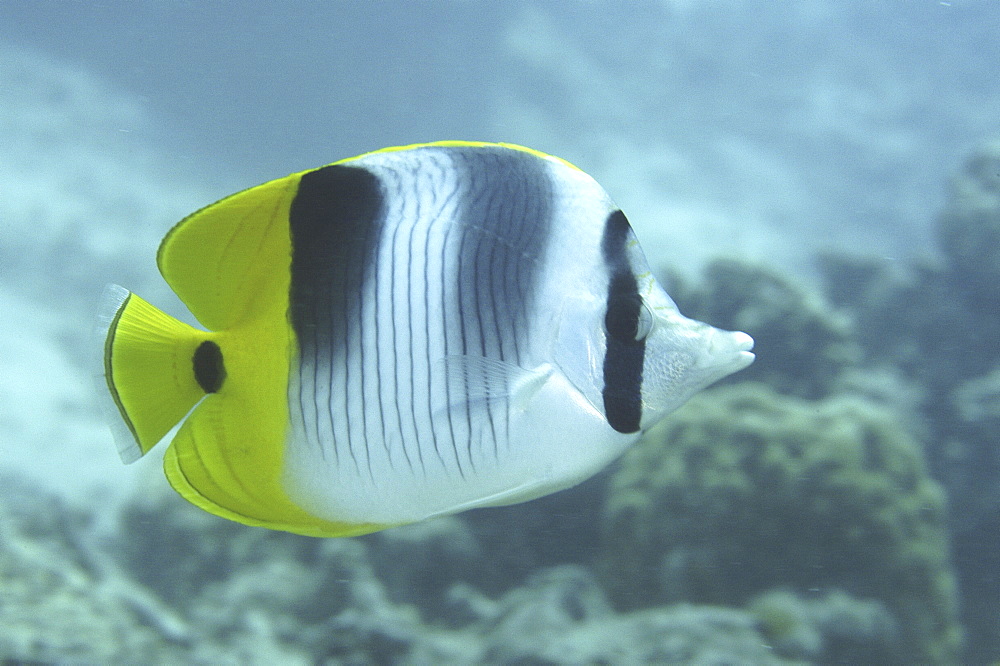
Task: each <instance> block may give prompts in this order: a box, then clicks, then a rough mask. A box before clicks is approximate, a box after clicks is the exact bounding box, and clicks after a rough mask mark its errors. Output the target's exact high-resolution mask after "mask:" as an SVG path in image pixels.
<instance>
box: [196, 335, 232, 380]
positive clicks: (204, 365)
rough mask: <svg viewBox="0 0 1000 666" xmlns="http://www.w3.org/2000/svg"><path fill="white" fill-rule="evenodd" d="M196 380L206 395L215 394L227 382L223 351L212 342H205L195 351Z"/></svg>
mask: <svg viewBox="0 0 1000 666" xmlns="http://www.w3.org/2000/svg"><path fill="white" fill-rule="evenodd" d="M192 361H193V363H194V378H195V379H196V380H197V381H198V386H200V387H201V390H203V391H204V392H205V393H215V392H216V391H218V390H219V389H220V388H222V382H224V381H225V380H226V366H225V364H223V362H222V350H221V349H219V345H217V344H215V343H214V342H212V341H211V340H205V341H204V342H203V343H201V344H200V345H198V348H197V349H196V350H195V351H194V358H193V359H192Z"/></svg>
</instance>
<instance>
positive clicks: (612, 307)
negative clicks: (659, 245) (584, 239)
mask: <svg viewBox="0 0 1000 666" xmlns="http://www.w3.org/2000/svg"><path fill="white" fill-rule="evenodd" d="M630 238H632V232H631V227H630V226H629V223H628V220H627V219H626V218H625V215H624V213H622V212H621V211H620V210H619V211H615V212H614V213H612V214H611V215H610V216H609V217H608V220H607V222H606V223H605V226H604V238H603V240H602V241H601V251H602V254H603V255H604V261H605V264H606V265H607V267H608V269H609V271H610V273H611V280H610V282H609V283H608V300H607V311H606V313H605V315H604V326H605V328H606V330H607V333H608V335H607V339H606V342H607V347H606V349H605V351H604V388H603V390H602V392H601V393H602V397H603V398H604V415H605V417H606V418H607V419H608V423H609V424H610V425H611V427H612V428H614V429H615V430H617V431H618V432H621V433H633V432H638V431H639V425H640V421H641V419H642V369H643V363H644V360H645V354H646V342H645V335H642V336H640V335H639V318H640V316H641V312H642V308H643V307H645V306H644V305H643V303H642V296H640V295H639V284H638V282H637V281H636V279H635V274H634V272H633V270H632V266H631V264H630V263H629V260H628V254H627V252H626V247H627V244H628V241H629V239H630ZM637 338H639V339H637Z"/></svg>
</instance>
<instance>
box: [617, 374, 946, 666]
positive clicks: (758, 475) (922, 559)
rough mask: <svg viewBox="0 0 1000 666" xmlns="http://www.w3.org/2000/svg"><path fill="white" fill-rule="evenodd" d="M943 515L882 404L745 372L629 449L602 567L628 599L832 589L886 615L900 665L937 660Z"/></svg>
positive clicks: (622, 600)
mask: <svg viewBox="0 0 1000 666" xmlns="http://www.w3.org/2000/svg"><path fill="white" fill-rule="evenodd" d="M944 520H945V502H944V495H943V493H942V491H941V489H940V487H939V486H938V485H937V484H936V483H935V482H934V481H933V480H931V479H930V477H929V476H928V474H927V471H926V469H925V464H924V461H923V458H922V455H921V451H920V448H919V446H918V444H917V443H916V442H915V441H914V440H913V439H912V438H911V437H910V436H909V435H908V434H907V433H906V431H905V430H904V429H903V428H902V427H901V426H900V425H899V423H898V422H897V420H896V419H895V417H894V415H893V414H892V413H891V412H888V411H886V410H882V409H879V408H876V407H873V406H871V405H868V404H866V403H864V402H862V401H859V400H857V399H852V398H849V397H836V398H829V399H825V400H822V401H803V400H800V399H797V398H793V397H787V396H781V395H778V394H776V393H775V392H774V391H772V390H771V389H769V388H767V387H764V386H762V385H757V384H753V383H745V384H739V385H735V386H731V387H723V388H719V389H716V390H714V391H709V392H706V393H703V394H701V395H699V396H696V397H695V398H693V399H692V400H691V402H690V403H689V404H688V405H687V406H686V407H684V408H682V409H681V410H680V411H678V412H677V413H676V414H675V415H674V416H673V417H672V418H671V419H669V420H667V422H665V423H664V424H663V426H662V427H660V428H658V429H656V430H654V432H653V433H651V436H650V437H649V439H648V440H647V441H646V442H644V443H643V444H641V445H639V446H638V447H636V448H635V449H634V450H633V451H631V452H630V453H629V454H627V455H626V457H625V458H624V459H623V463H622V465H621V467H620V469H619V470H618V472H617V473H616V474H615V476H614V478H613V479H612V483H611V492H610V494H609V498H608V501H607V505H606V510H605V518H604V537H603V544H604V552H603V555H602V557H601V561H600V565H601V571H602V578H603V580H604V581H605V583H606V584H607V586H608V588H609V590H610V591H611V592H612V595H613V598H614V599H615V600H616V602H617V603H618V604H620V605H622V606H624V607H626V608H635V607H642V606H651V605H659V604H663V603H675V602H680V601H688V602H694V603H712V604H722V605H730V606H733V605H737V606H738V605H741V604H743V603H746V602H747V601H748V600H749V599H750V598H752V597H753V596H755V595H757V594H760V593H761V592H763V591H764V590H767V589H770V588H773V587H775V586H776V585H784V586H787V587H788V588H790V589H793V590H796V591H799V592H807V591H810V590H819V591H826V590H843V591H844V592H847V593H849V594H851V595H852V596H854V597H856V598H859V599H868V600H873V601H877V602H879V603H881V604H883V605H884V606H885V608H886V609H887V610H888V611H889V612H890V613H891V614H892V616H893V617H894V618H895V620H896V622H897V623H898V625H899V626H900V627H901V632H900V639H899V641H898V642H897V643H896V644H895V645H894V647H895V649H896V652H895V654H896V656H897V658H898V659H899V660H900V663H906V662H912V663H916V662H919V663H949V662H953V661H954V660H955V659H956V658H957V654H958V650H959V648H960V644H961V631H960V627H959V625H958V623H957V609H956V603H957V598H956V590H955V584H954V578H953V575H952V571H951V568H950V564H949V560H948V543H947V537H946V532H945V529H944Z"/></svg>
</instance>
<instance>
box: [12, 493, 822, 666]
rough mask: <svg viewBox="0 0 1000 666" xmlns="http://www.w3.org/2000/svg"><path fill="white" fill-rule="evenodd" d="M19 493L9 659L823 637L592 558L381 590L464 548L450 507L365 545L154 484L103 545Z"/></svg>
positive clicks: (699, 647) (675, 659) (256, 656)
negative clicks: (249, 520)
mask: <svg viewBox="0 0 1000 666" xmlns="http://www.w3.org/2000/svg"><path fill="white" fill-rule="evenodd" d="M8 487H11V486H8ZM17 498H21V499H22V500H23V501H21V502H20V505H19V507H14V508H15V509H16V510H12V507H13V506H14V504H15V503H16V500H17ZM32 499H35V500H37V499H38V494H37V491H34V490H33V489H25V490H24V491H23V493H22V494H19V495H15V496H11V497H8V498H7V499H6V504H5V505H4V506H3V507H2V508H3V509H4V510H3V511H0V534H2V535H3V540H2V541H0V582H2V583H3V585H2V587H0V595H2V596H0V600H2V601H3V603H2V604H0V619H2V620H3V622H0V657H2V658H3V659H5V660H8V661H11V660H13V661H18V662H65V661H67V660H68V661H72V662H80V663H136V662H139V663H163V664H255V663H260V664H265V663H283V664H286V663H287V664H313V663H343V664H366V663H418V664H419V663H428V664H430V663H434V664H469V663H486V664H489V663H494V664H500V663H551V664H578V663H701V664H731V663H757V664H784V663H793V660H790V659H789V658H788V657H787V654H790V653H794V654H795V655H796V656H795V659H798V658H800V657H801V656H802V655H803V654H808V655H811V656H816V655H817V654H821V653H822V652H821V650H819V649H818V647H817V646H820V645H822V644H823V639H822V637H820V638H819V639H817V640H813V641H812V642H811V643H809V644H808V645H806V644H805V643H804V642H803V641H802V640H799V641H798V642H795V641H791V640H785V645H786V646H787V648H785V647H782V648H780V649H772V647H770V646H769V645H768V641H769V640H770V639H769V638H768V637H767V636H765V635H764V634H763V633H762V629H760V626H761V624H762V623H763V622H764V621H765V620H764V619H762V618H771V621H770V624H768V625H766V629H767V631H769V632H771V633H772V634H775V635H778V633H779V632H777V631H776V629H775V624H776V623H775V622H774V620H773V618H775V617H777V616H778V615H780V614H781V613H786V614H787V613H788V611H787V610H786V609H785V607H787V606H788V604H785V606H783V607H782V610H780V611H778V610H774V607H775V606H777V605H778V604H774V603H772V604H771V605H770V606H767V607H764V606H760V607H759V608H753V609H737V608H717V607H711V606H692V605H688V604H680V605H676V606H671V607H665V608H653V609H645V610H641V611H636V612H631V613H616V612H614V611H613V609H612V608H611V604H610V602H609V601H608V600H607V598H606V596H605V594H604V592H603V591H602V590H601V588H600V587H599V585H598V583H597V582H596V580H595V579H594V576H593V574H591V573H590V572H589V571H588V570H587V569H585V568H583V567H580V566H575V565H564V566H559V567H552V568H547V569H540V570H537V571H536V572H535V573H533V574H532V576H531V577H530V578H529V579H528V580H527V581H526V583H525V584H524V585H523V586H520V587H514V588H512V589H509V590H507V591H506V592H505V593H504V594H502V595H500V596H499V597H497V598H492V597H489V596H487V595H485V594H483V593H482V592H481V591H480V590H478V589H476V588H475V587H473V586H471V585H468V584H466V583H453V584H451V585H449V586H448V587H447V590H446V592H445V594H444V595H443V597H442V604H441V606H440V607H439V608H436V609H433V613H434V614H435V617H434V618H433V619H432V620H428V619H427V618H426V617H423V614H424V611H426V610H427V609H425V608H423V607H421V608H419V609H418V608H417V607H416V606H413V605H410V604H406V603H398V602H394V601H392V600H391V598H390V597H391V596H398V595H399V594H400V592H401V590H400V589H396V590H395V591H394V592H395V594H392V593H390V588H391V587H393V586H395V587H397V588H405V587H407V586H408V585H410V583H411V581H419V580H420V579H421V578H422V577H423V576H426V575H427V573H428V571H427V569H428V568H432V569H433V568H440V567H441V566H442V563H441V562H437V563H435V562H431V561H429V560H428V559H427V557H426V555H427V554H428V553H433V552H435V547H434V546H433V544H435V543H437V544H439V545H440V546H441V547H440V549H439V550H438V551H437V552H439V553H440V554H442V555H444V556H445V557H446V558H455V557H462V554H463V553H467V552H468V546H469V544H468V543H465V544H463V543H461V542H459V543H457V544H456V547H455V548H454V549H452V548H449V547H447V546H444V545H441V544H443V543H444V540H442V538H441V536H442V535H443V534H449V533H451V534H455V531H456V530H458V531H461V529H462V528H461V527H460V525H459V524H458V523H460V521H458V520H457V519H449V520H448V521H442V522H441V523H440V525H439V526H438V527H437V528H434V529H428V530H425V531H422V532H414V533H412V534H410V535H408V536H407V537H406V538H402V539H400V540H399V542H398V543H397V544H396V546H395V549H394V551H393V552H392V553H383V554H381V555H376V554H375V553H373V550H374V548H375V547H376V546H377V545H378V544H377V543H373V542H370V541H365V540H361V539H331V540H319V539H309V538H305V537H298V536H295V535H289V534H277V533H272V532H267V531H265V530H261V529H255V528H246V527H242V526H238V525H237V526H235V527H234V526H232V525H231V524H230V523H228V522H226V521H222V520H218V519H215V518H213V517H211V516H207V515H205V514H201V513H200V512H198V511H197V510H195V509H193V508H191V507H189V506H188V505H186V504H184V503H182V502H181V501H180V500H178V499H176V498H173V497H171V496H169V495H163V496H159V495H158V494H154V497H153V498H150V499H147V500H146V501H143V502H137V503H136V507H137V508H136V509H134V510H130V511H129V512H128V513H127V514H126V516H125V517H124V523H123V528H124V531H123V532H122V533H120V534H116V535H111V537H110V540H107V541H104V542H103V543H101V542H98V541H96V540H95V539H94V537H93V532H92V530H91V529H90V527H89V525H88V523H87V521H86V520H85V516H83V515H80V514H76V513H73V512H70V511H67V510H66V509H65V508H64V507H62V506H61V505H60V504H59V503H58V502H54V501H53V502H32V501H31V500H32ZM12 500H14V501H12ZM20 508H24V509H25V510H24V511H21V510H20ZM15 515H16V516H17V517H15ZM432 524H433V523H428V525H432ZM407 544H408V545H407ZM143 554H145V557H144V556H143ZM387 555H398V556H399V559H398V560H397V561H396V562H395V566H396V569H397V571H396V576H395V577H394V579H393V580H391V581H387V580H382V579H380V578H379V577H378V576H377V575H376V574H375V570H374V568H373V566H372V564H371V561H372V560H373V559H377V558H379V557H383V558H384V557H386V556H387ZM792 613H793V614H794V616H795V617H794V620H791V621H793V622H794V623H795V626H796V627H797V631H798V632H799V633H801V634H807V635H809V636H815V635H816V633H817V632H819V633H820V634H823V633H824V632H825V631H826V629H825V628H824V627H823V626H821V624H820V623H817V622H816V621H815V619H814V618H813V617H811V616H810V615H809V613H805V612H801V608H796V609H793V611H792ZM813 615H815V614H813Z"/></svg>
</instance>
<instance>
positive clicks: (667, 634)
mask: <svg viewBox="0 0 1000 666" xmlns="http://www.w3.org/2000/svg"><path fill="white" fill-rule="evenodd" d="M462 592H463V593H464V594H465V595H466V596H471V597H472V598H473V599H474V598H475V593H474V592H470V591H469V590H464V591H462ZM476 605H477V606H478V607H479V608H480V609H481V610H480V615H481V617H480V618H479V619H478V620H477V621H476V622H475V623H474V624H473V625H472V626H471V631H470V634H471V635H472V636H477V635H478V636H479V637H481V644H482V648H481V651H480V652H479V654H478V655H477V657H476V659H475V662H476V663H491V664H720V665H721V664H784V663H790V662H789V661H787V660H786V659H784V658H783V656H782V655H781V653H780V652H777V653H776V651H774V650H772V649H770V648H769V647H768V645H767V641H766V639H765V637H764V636H762V635H761V633H760V632H759V630H758V629H757V624H758V621H757V618H756V616H755V615H754V614H753V613H750V612H747V611H743V610H739V609H735V608H717V607H712V606H692V605H690V604H679V605H677V606H671V607H666V608H651V609H646V610H642V611H636V612H632V613H622V614H618V613H614V612H613V611H612V609H611V606H610V604H609V603H608V601H607V599H606V598H605V596H604V593H603V592H602V590H601V589H600V587H599V586H598V585H597V582H596V581H595V580H594V578H593V576H592V575H591V574H590V573H589V572H588V571H587V570H586V569H584V568H582V567H578V566H571V565H566V566H561V567H553V568H551V569H543V570H541V571H539V572H536V574H535V575H533V576H532V577H531V578H530V579H529V580H528V581H527V583H526V584H525V585H524V586H522V587H519V588H515V589H514V590H511V591H510V592H508V593H507V594H506V595H504V596H503V597H502V598H501V599H499V600H497V601H488V600H486V601H483V600H479V602H478V604H476Z"/></svg>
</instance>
